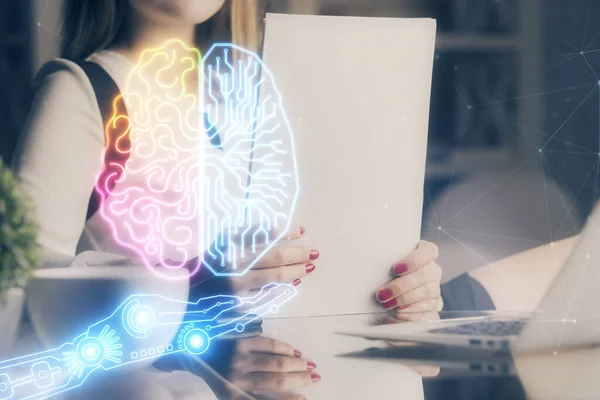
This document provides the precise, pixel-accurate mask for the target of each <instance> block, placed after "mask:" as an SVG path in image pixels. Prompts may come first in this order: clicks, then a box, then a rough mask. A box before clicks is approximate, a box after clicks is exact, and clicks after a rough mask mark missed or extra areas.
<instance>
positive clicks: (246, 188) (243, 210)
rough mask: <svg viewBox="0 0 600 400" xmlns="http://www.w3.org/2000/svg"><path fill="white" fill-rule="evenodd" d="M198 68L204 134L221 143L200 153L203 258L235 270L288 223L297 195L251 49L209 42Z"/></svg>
mask: <svg viewBox="0 0 600 400" xmlns="http://www.w3.org/2000/svg"><path fill="white" fill-rule="evenodd" d="M202 71H203V72H204V76H205V78H206V83H205V84H204V85H203V89H204V91H205V92H204V93H203V95H202V96H201V98H202V99H203V100H204V107H203V111H204V113H205V116H206V121H207V124H206V125H207V131H208V136H209V138H213V139H214V135H217V134H218V136H219V139H220V141H221V144H222V147H223V151H222V153H219V152H215V151H206V153H205V156H204V168H205V173H204V177H205V182H204V183H205V189H204V193H205V195H206V200H205V209H206V218H205V219H204V221H203V222H204V226H203V228H202V229H203V231H204V232H205V235H204V238H205V240H206V242H205V243H204V246H205V248H208V249H209V251H207V252H206V253H205V254H204V255H205V257H204V263H205V264H206V265H207V266H208V267H209V268H211V269H212V270H213V272H214V273H215V274H217V275H220V274H236V275H241V274H243V273H244V272H245V271H247V270H248V269H249V268H251V267H252V266H253V265H254V264H255V263H256V262H257V261H258V260H259V259H260V257H261V256H262V255H263V254H264V253H265V251H266V249H268V248H270V247H271V246H273V245H275V244H276V243H277V241H278V240H280V239H281V237H282V236H283V235H284V234H285V232H286V231H287V229H288V228H289V225H290V219H291V218H290V217H291V215H292V213H293V211H294V207H295V203H296V198H297V195H298V175H297V166H296V159H295V149H294V141H293V136H292V130H291V127H290V125H289V122H288V119H287V116H286V114H285V110H284V109H283V105H282V97H281V94H280V93H279V90H278V89H277V86H276V84H275V79H274V77H273V75H272V74H271V71H269V69H268V67H267V66H265V65H264V64H263V63H262V62H261V60H260V59H259V58H258V57H257V56H256V54H254V53H252V52H249V51H247V50H245V49H242V48H240V47H237V46H234V45H229V44H217V45H214V46H213V47H212V48H211V49H210V50H209V51H208V52H207V54H206V55H205V56H204V57H203V58H202ZM205 149H208V147H205ZM213 238H214V240H215V241H214V242H213V243H212V245H211V243H210V241H211V240H213Z"/></svg>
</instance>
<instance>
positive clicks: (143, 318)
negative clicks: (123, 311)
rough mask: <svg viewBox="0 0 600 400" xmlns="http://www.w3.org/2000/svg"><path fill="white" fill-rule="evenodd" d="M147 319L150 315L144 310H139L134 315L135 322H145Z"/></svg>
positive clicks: (143, 323)
mask: <svg viewBox="0 0 600 400" xmlns="http://www.w3.org/2000/svg"><path fill="white" fill-rule="evenodd" d="M149 320H150V316H149V315H148V313H147V312H145V311H141V312H139V313H138V314H137V315H136V316H135V322H137V323H138V324H140V325H145V324H147V323H148V321H149Z"/></svg>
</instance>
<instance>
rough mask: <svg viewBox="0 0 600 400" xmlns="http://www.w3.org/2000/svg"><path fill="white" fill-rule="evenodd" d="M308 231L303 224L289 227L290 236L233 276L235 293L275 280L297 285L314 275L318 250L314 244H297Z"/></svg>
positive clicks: (250, 290) (259, 287) (257, 287)
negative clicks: (247, 268) (249, 266)
mask: <svg viewBox="0 0 600 400" xmlns="http://www.w3.org/2000/svg"><path fill="white" fill-rule="evenodd" d="M305 234H306V229H305V228H304V227H303V226H296V227H295V228H293V229H290V230H289V231H288V233H287V239H286V240H283V241H280V242H279V243H278V244H277V245H276V246H274V247H273V248H271V249H270V250H269V251H268V252H267V253H266V254H264V255H263V256H262V257H261V258H260V259H259V260H258V261H257V262H256V263H255V265H254V266H253V267H252V269H250V270H249V271H248V272H246V274H244V275H243V276H236V277H231V282H232V287H233V289H234V292H235V293H236V294H238V295H240V294H241V295H245V294H247V293H250V292H253V291H256V290H260V289H261V288H262V287H263V286H265V285H268V284H269V283H272V282H277V283H289V284H292V285H294V286H298V285H299V284H300V283H301V279H304V278H306V277H307V276H308V275H313V274H314V272H315V269H316V265H315V260H317V259H318V258H319V251H318V250H317V249H314V248H312V247H311V246H306V245H300V244H295V243H294V241H295V240H297V239H300V238H302V236H304V235H305ZM265 245H266V244H265ZM247 253H248V254H252V251H251V250H250V249H249V250H248V251H247ZM257 253H258V252H257ZM249 261H251V257H249V260H247V262H249Z"/></svg>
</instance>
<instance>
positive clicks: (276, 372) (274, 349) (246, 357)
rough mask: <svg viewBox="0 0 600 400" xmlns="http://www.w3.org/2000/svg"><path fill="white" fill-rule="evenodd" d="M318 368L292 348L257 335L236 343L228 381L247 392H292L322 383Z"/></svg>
mask: <svg viewBox="0 0 600 400" xmlns="http://www.w3.org/2000/svg"><path fill="white" fill-rule="evenodd" d="M316 367H317V365H316V364H315V363H313V362H312V361H309V360H307V359H305V358H303V357H302V353H300V352H299V351H298V350H295V349H294V348H293V347H292V346H291V345H289V344H287V343H283V342H280V341H278V340H275V339H270V338H267V337H263V336H257V337H254V338H250V339H240V340H238V341H237V345H236V350H235V355H234V356H233V360H232V362H231V371H230V373H229V374H228V381H229V382H231V383H232V384H233V385H234V386H235V387H237V388H238V389H240V390H243V391H244V392H248V393H252V392H254V391H266V392H289V391H293V390H295V389H298V388H301V387H304V386H310V385H313V384H315V383H317V382H319V381H320V380H321V376H319V374H317V373H316V372H314V370H315V368H316ZM300 398H302V397H300Z"/></svg>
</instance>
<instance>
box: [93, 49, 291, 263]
mask: <svg viewBox="0 0 600 400" xmlns="http://www.w3.org/2000/svg"><path fill="white" fill-rule="evenodd" d="M193 87H199V89H198V90H191V88H193ZM122 93H123V94H122V96H120V97H118V98H116V99H115V101H114V104H113V117H112V119H111V121H110V122H109V124H108V125H107V126H106V130H105V134H106V151H105V154H104V156H105V161H104V165H105V167H104V169H103V171H102V172H101V174H100V177H99V179H98V181H97V185H96V191H97V193H98V194H99V195H100V197H101V206H100V215H101V216H102V218H103V219H104V220H105V221H106V222H107V223H108V224H109V226H110V227H111V230H112V234H113V237H114V239H115V241H116V242H117V243H118V244H119V246H121V247H123V248H126V249H128V250H129V252H132V253H134V254H136V255H137V256H139V257H140V258H141V259H142V260H144V262H145V264H146V265H147V266H148V267H149V268H150V269H151V270H153V272H155V273H157V274H160V272H159V271H160V268H155V267H160V266H162V267H167V268H188V269H189V271H190V274H194V273H196V272H197V271H198V270H199V269H200V268H201V267H202V265H204V266H206V267H207V268H209V269H210V270H211V271H212V272H213V273H214V274H215V275H243V274H244V273H245V272H247V271H248V270H249V269H250V268H252V266H254V265H255V264H256V262H258V260H260V258H261V257H262V256H263V255H264V254H265V253H266V251H268V250H269V249H270V248H271V247H273V246H275V245H276V244H277V242H278V241H279V240H281V239H282V238H283V237H284V236H285V235H286V232H287V231H288V229H289V227H290V221H291V216H292V213H293V211H294V207H295V203H296V199H297V195H298V176H297V167H296V158H295V151H294V141H293V134H292V130H291V128H290V125H289V122H288V120H287V117H286V115H285V111H284V109H283V106H282V98H281V94H280V93H279V91H278V89H277V87H276V85H275V81H274V78H273V76H272V75H271V72H270V71H269V70H268V68H267V67H266V66H265V65H263V64H262V62H261V60H260V59H259V58H258V57H257V55H256V54H254V53H252V52H250V51H247V50H245V49H242V48H240V47H237V46H234V45H231V44H217V45H214V46H213V47H212V48H211V49H210V50H209V51H208V52H207V54H206V55H205V56H204V57H201V56H200V52H199V51H198V50H197V49H194V48H189V47H187V46H185V45H184V44H183V43H182V42H180V41H177V40H171V41H168V42H167V43H165V45H164V46H162V47H161V48H157V49H150V50H147V51H145V52H144V53H143V54H142V55H141V57H140V60H139V62H138V64H137V65H136V67H135V69H134V71H133V72H132V73H131V74H130V75H129V77H128V80H127V84H126V87H125V89H124V90H123V91H122ZM192 259H197V260H201V261H203V262H202V264H201V263H200V262H197V263H192V264H191V268H190V263H189V262H188V261H189V260H192Z"/></svg>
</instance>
